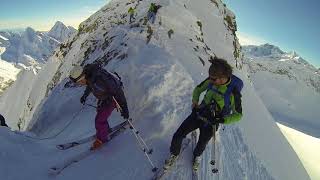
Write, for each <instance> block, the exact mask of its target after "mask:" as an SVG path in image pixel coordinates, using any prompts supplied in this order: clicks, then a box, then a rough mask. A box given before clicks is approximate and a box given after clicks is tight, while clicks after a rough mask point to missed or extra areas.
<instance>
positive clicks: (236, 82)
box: [208, 75, 243, 116]
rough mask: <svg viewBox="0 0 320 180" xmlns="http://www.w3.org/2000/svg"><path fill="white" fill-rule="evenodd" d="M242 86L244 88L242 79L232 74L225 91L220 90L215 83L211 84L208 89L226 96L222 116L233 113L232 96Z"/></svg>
mask: <svg viewBox="0 0 320 180" xmlns="http://www.w3.org/2000/svg"><path fill="white" fill-rule="evenodd" d="M242 88H243V82H242V80H241V79H239V78H238V77H237V76H235V75H232V76H231V82H230V83H229V84H228V85H227V90H226V92H225V93H222V92H220V91H219V90H218V89H217V88H216V87H214V86H213V84H211V83H210V84H209V86H208V89H210V90H211V91H213V92H215V93H217V94H220V95H221V96H223V97H224V107H223V108H222V110H221V115H222V116H225V115H228V114H230V113H231V102H230V96H231V93H232V91H233V90H234V89H236V90H238V91H239V92H240V91H241V89H242Z"/></svg>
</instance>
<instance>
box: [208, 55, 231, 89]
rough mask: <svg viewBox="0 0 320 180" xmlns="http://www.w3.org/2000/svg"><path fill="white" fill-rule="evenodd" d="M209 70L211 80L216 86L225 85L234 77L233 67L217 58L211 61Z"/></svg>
mask: <svg viewBox="0 0 320 180" xmlns="http://www.w3.org/2000/svg"><path fill="white" fill-rule="evenodd" d="M211 63H212V64H211V66H210V68H209V80H210V81H211V82H212V83H213V84H214V85H223V84H225V83H227V82H228V80H229V79H230V77H231V76H232V67H231V66H230V65H229V64H228V62H227V61H226V60H224V59H220V58H217V57H215V58H214V59H213V60H212V61H211Z"/></svg>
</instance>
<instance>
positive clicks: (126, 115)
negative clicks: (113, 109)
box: [121, 111, 129, 119]
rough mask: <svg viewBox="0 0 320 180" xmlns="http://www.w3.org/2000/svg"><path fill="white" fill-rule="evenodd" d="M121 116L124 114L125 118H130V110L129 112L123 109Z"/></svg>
mask: <svg viewBox="0 0 320 180" xmlns="http://www.w3.org/2000/svg"><path fill="white" fill-rule="evenodd" d="M121 116H122V117H123V118H124V119H129V112H128V111H122V112H121Z"/></svg>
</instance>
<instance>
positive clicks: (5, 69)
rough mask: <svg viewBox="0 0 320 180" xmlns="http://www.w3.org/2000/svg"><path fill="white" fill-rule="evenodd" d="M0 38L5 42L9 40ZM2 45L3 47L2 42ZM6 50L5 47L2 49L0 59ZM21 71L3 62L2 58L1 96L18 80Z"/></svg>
mask: <svg viewBox="0 0 320 180" xmlns="http://www.w3.org/2000/svg"><path fill="white" fill-rule="evenodd" d="M0 38H2V39H3V40H5V41H6V40H7V39H6V38H5V37H2V36H0ZM0 40H1V39H0ZM0 45H2V42H1V41H0ZM5 50H6V48H5V47H0V57H1V54H2V53H3V52H4V51H5ZM19 71H20V70H19V69H18V68H16V67H15V66H14V65H13V64H11V63H8V62H6V61H3V60H2V59H1V58H0V96H1V94H2V93H3V92H4V91H5V90H6V89H7V88H8V87H9V86H10V85H11V84H12V83H13V82H14V81H15V80H16V76H17V74H18V73H19Z"/></svg>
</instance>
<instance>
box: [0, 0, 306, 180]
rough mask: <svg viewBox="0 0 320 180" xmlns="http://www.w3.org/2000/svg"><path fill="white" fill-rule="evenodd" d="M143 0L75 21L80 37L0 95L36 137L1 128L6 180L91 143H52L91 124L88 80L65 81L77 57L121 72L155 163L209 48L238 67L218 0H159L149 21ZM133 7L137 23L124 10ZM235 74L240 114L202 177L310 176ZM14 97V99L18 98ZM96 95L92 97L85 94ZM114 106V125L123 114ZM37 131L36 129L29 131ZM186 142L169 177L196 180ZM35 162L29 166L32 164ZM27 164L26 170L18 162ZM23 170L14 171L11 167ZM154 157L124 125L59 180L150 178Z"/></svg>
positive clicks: (13, 117) (11, 118) (230, 20)
mask: <svg viewBox="0 0 320 180" xmlns="http://www.w3.org/2000/svg"><path fill="white" fill-rule="evenodd" d="M150 2H151V1H149V0H136V1H132V0H130V1H129V0H113V1H111V2H110V3H109V4H108V5H106V6H104V7H102V8H101V9H100V10H99V11H98V12H96V13H95V14H93V15H92V16H91V17H90V18H88V19H87V20H86V21H85V22H83V23H82V24H81V25H80V26H79V27H80V28H79V32H78V34H77V35H76V36H74V37H72V38H69V39H68V40H67V41H66V42H64V43H63V44H62V45H61V46H60V47H59V49H57V51H55V52H54V55H53V56H51V57H50V58H49V60H48V62H47V64H46V66H45V67H43V68H42V70H41V71H40V72H39V73H38V75H37V76H36V77H35V78H34V77H32V75H31V74H30V75H29V76H28V75H25V76H22V77H21V78H25V80H21V82H27V79H28V78H30V79H31V80H30V81H29V82H28V83H17V82H18V80H19V79H20V78H18V80H17V81H16V83H14V84H13V85H12V86H11V87H10V88H9V89H8V90H7V91H6V92H5V93H4V95H3V96H2V97H1V98H0V112H3V114H4V116H5V117H6V118H7V121H8V124H9V125H10V126H11V127H13V128H14V129H17V124H18V123H20V124H21V123H23V124H24V127H23V128H22V129H26V130H28V132H26V133H25V134H29V135H32V134H36V135H38V136H39V137H40V138H41V137H42V138H43V137H49V138H46V139H45V140H42V141H39V140H36V139H30V138H27V137H25V136H23V134H22V135H21V134H20V135H19V134H17V133H14V132H10V131H9V130H7V129H5V128H0V141H1V143H0V147H1V149H3V150H2V151H1V153H0V161H1V162H4V163H0V174H1V177H2V178H4V179H34V180H38V179H39V180H40V179H41V180H45V179H50V178H52V177H48V173H47V171H48V169H49V168H50V167H51V166H52V165H54V164H56V163H61V162H63V161H64V160H66V159H68V158H69V157H72V156H74V155H75V154H78V153H81V152H83V151H85V150H86V149H87V148H88V147H89V144H86V145H83V146H80V147H79V148H75V149H72V150H70V151H64V152H61V151H59V150H57V149H56V148H55V145H56V144H58V143H61V142H66V141H70V140H74V139H79V138H81V137H86V136H88V135H91V134H92V133H94V132H95V129H94V123H93V121H94V120H93V118H94V115H95V111H96V110H95V109H94V108H92V107H89V106H82V105H81V104H80V103H79V98H80V97H81V95H82V93H83V90H84V88H81V87H71V86H70V83H69V80H68V75H69V72H70V70H71V69H72V67H73V66H74V65H75V64H81V65H84V64H87V63H91V62H93V61H100V62H101V63H103V65H104V66H105V68H106V69H108V70H111V71H117V72H118V74H120V76H121V77H122V79H123V82H124V85H125V94H126V96H127V101H128V105H129V110H130V116H131V117H132V118H133V119H134V124H135V126H136V128H137V129H138V130H139V131H140V135H141V136H142V137H143V138H145V140H146V143H147V144H148V145H149V146H151V147H153V149H154V153H153V154H152V155H151V159H152V160H153V162H154V164H155V165H156V166H158V167H160V166H161V164H162V163H163V162H164V159H165V158H167V156H168V155H169V146H170V141H171V138H172V135H173V133H174V132H175V130H176V129H177V128H178V126H179V125H180V123H181V122H182V121H183V120H184V119H185V118H186V116H187V115H188V114H189V113H190V112H191V109H190V104H191V93H192V90H193V88H194V87H195V86H196V85H197V84H198V83H200V82H201V81H203V79H205V78H207V71H208V68H209V66H210V62H209V59H210V58H211V57H212V56H218V57H221V58H225V59H227V60H228V61H229V63H230V64H232V65H233V66H235V64H236V61H237V64H238V63H239V62H240V63H241V60H240V59H239V52H240V45H239V43H238V39H237V37H236V36H235V31H236V29H237V28H236V23H235V16H234V14H233V13H232V12H231V11H230V10H228V9H227V8H226V7H225V5H224V4H223V3H222V2H221V1H220V0H198V1H190V0H181V1H174V0H162V1H152V2H156V3H158V4H160V5H161V6H162V7H161V9H160V10H159V12H158V14H157V18H156V22H155V24H150V23H149V22H147V21H146V20H145V18H146V16H147V11H148V8H149V5H150ZM129 7H134V8H136V12H137V15H136V19H135V22H134V23H131V24H129V23H128V18H129V17H128V16H127V10H128V9H129ZM235 74H236V75H238V76H239V77H241V78H242V79H243V80H244V83H245V87H244V89H243V111H244V117H243V119H242V120H241V121H240V122H239V123H237V124H234V125H228V126H225V128H224V130H223V128H220V130H219V136H218V144H217V147H218V152H217V157H216V158H217V164H218V167H219V173H218V174H216V175H214V174H212V173H211V168H212V167H211V165H209V161H210V160H211V148H212V146H211V144H209V145H208V147H207V149H206V151H205V152H204V154H203V158H202V162H201V165H200V171H199V178H200V179H228V180H229V179H231V180H232V179H234V180H238V179H290V180H291V179H299V180H300V179H301V180H304V179H309V176H308V174H307V172H306V171H305V169H304V168H303V166H302V164H301V162H300V160H299V159H298V157H297V155H296V154H295V152H294V151H293V149H292V148H291V147H290V145H289V143H288V142H287V140H286V139H285V137H284V136H283V135H282V133H281V132H280V130H279V127H278V126H277V125H276V123H275V121H274V119H273V118H272V116H271V115H270V113H269V111H268V110H267V109H266V107H265V106H264V104H263V102H262V101H261V99H260V98H259V96H258V95H257V94H256V92H255V89H254V88H253V87H252V86H251V85H250V81H249V79H247V76H248V74H247V72H246V70H245V69H242V70H241V69H240V70H239V69H236V68H235ZM16 99H19V101H17V100H16ZM88 103H91V104H94V103H95V99H94V98H93V97H92V96H91V97H89V102H88ZM122 121H123V120H122V119H121V118H120V116H119V114H118V113H116V112H114V113H113V114H112V116H111V118H110V124H111V126H113V125H115V124H117V123H119V122H122ZM34 138H36V137H34ZM191 152H192V149H191V148H190V147H189V148H188V149H186V150H185V151H184V153H183V154H182V158H181V161H179V162H178V163H177V167H176V169H175V171H173V172H172V173H169V174H168V176H167V177H166V178H165V179H175V180H176V179H185V180H188V179H192V176H191V154H192V153H191ZM31 163H32V164H31ZM22 167H23V168H22ZM17 168H19V169H23V171H20V172H19V173H16V169H17ZM149 169H151V168H150V165H149V164H148V161H146V158H145V157H144V154H143V152H141V150H140V149H139V146H138V145H137V144H136V142H135V139H134V136H133V134H131V132H130V130H127V131H125V132H124V133H123V134H121V135H119V136H118V137H116V138H115V139H114V140H112V141H111V142H109V143H108V144H107V145H106V146H105V147H104V148H102V149H101V150H100V151H97V152H96V153H94V154H93V155H91V156H89V157H87V158H85V159H83V160H81V161H79V162H78V163H76V164H74V165H73V166H70V167H69V168H66V169H65V170H64V171H63V173H62V174H59V175H58V176H57V177H56V178H58V179H115V180H118V179H119V180H120V179H121V180H122V179H150V177H151V176H152V172H151V170H150V171H149Z"/></svg>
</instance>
